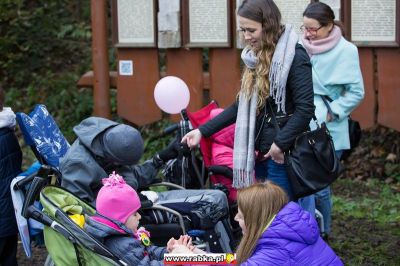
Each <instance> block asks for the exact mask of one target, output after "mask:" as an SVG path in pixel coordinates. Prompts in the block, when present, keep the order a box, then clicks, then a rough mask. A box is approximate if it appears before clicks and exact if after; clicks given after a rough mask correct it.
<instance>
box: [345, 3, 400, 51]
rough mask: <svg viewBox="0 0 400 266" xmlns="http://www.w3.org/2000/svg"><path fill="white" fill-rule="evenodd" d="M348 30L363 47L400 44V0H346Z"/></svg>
mask: <svg viewBox="0 0 400 266" xmlns="http://www.w3.org/2000/svg"><path fill="white" fill-rule="evenodd" d="M342 7H343V9H344V16H345V21H346V23H345V25H346V33H347V36H348V37H349V39H350V40H351V41H352V42H353V43H354V44H356V45H357V46H361V47H371V46H372V47H373V46H375V47H399V44H400V30H399V27H400V11H399V10H400V1H398V0H342Z"/></svg>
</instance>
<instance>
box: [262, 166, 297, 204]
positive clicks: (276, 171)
mask: <svg viewBox="0 0 400 266" xmlns="http://www.w3.org/2000/svg"><path fill="white" fill-rule="evenodd" d="M255 172H256V179H257V181H259V182H260V181H265V180H269V181H272V182H274V183H275V184H276V185H278V186H280V187H281V188H282V189H283V190H284V191H286V194H287V195H288V197H289V200H291V201H293V200H294V197H293V192H292V187H291V185H290V183H289V177H288V175H287V172H286V164H278V163H276V162H274V161H273V160H272V159H267V160H264V161H261V162H257V163H256V166H255Z"/></svg>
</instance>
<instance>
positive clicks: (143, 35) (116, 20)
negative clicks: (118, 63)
mask: <svg viewBox="0 0 400 266" xmlns="http://www.w3.org/2000/svg"><path fill="white" fill-rule="evenodd" d="M111 8H112V13H113V14H112V28H113V31H112V32H113V43H114V45H115V46H116V47H156V46H157V41H156V36H157V31H156V25H157V24H156V14H157V13H156V10H157V8H156V0H134V1H132V0H112V2H111Z"/></svg>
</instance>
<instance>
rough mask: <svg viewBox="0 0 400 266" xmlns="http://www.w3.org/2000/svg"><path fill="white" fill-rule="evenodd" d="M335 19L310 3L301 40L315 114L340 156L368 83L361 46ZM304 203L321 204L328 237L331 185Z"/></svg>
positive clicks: (319, 5)
mask: <svg viewBox="0 0 400 266" xmlns="http://www.w3.org/2000/svg"><path fill="white" fill-rule="evenodd" d="M334 19H335V15H334V13H333V11H332V9H331V8H330V7H329V6H328V5H326V4H324V3H321V2H316V3H311V4H309V5H308V6H307V8H306V10H305V11H304V13H303V23H304V25H303V26H302V27H301V29H302V30H303V36H302V40H301V41H302V44H303V46H304V48H305V49H306V51H307V53H308V55H309V56H310V61H311V65H312V78H313V87H314V104H315V107H316V109H315V115H316V117H317V119H318V121H319V122H326V125H327V127H328V129H329V131H330V133H331V135H332V138H333V142H334V145H335V150H336V154H337V155H338V156H339V157H340V156H341V154H342V152H343V150H346V149H349V148H350V141H349V134H348V132H349V129H348V116H349V114H350V113H351V111H353V110H354V108H356V107H357V106H358V105H359V103H360V102H361V100H362V99H363V97H364V85H363V79H362V75H361V70H360V63H359V58H358V51H357V47H356V46H354V45H353V44H352V43H350V42H348V41H346V40H345V39H344V38H343V36H342V29H341V26H340V25H339V24H338V23H337V22H336V21H334ZM324 100H326V101H324ZM300 203H301V205H302V207H303V208H304V209H306V210H310V211H311V212H314V211H315V207H317V209H318V210H320V211H321V212H322V215H323V217H324V227H325V228H324V232H323V235H324V236H325V237H326V238H327V235H328V234H329V233H330V227H331V209H332V200H331V189H330V187H328V188H326V189H324V190H321V191H319V192H318V193H316V194H314V195H311V196H309V197H306V198H304V199H301V200H300ZM315 204H316V205H317V206H315Z"/></svg>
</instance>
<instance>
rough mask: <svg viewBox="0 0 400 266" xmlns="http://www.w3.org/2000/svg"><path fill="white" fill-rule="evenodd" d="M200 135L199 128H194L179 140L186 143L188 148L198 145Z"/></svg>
mask: <svg viewBox="0 0 400 266" xmlns="http://www.w3.org/2000/svg"><path fill="white" fill-rule="evenodd" d="M201 137H202V135H201V132H200V130H199V129H195V130H192V131H190V132H189V133H187V134H186V135H185V136H183V138H182V140H181V142H182V143H186V144H187V145H188V146H189V148H193V147H196V146H197V145H199V143H200V140H201Z"/></svg>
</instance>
